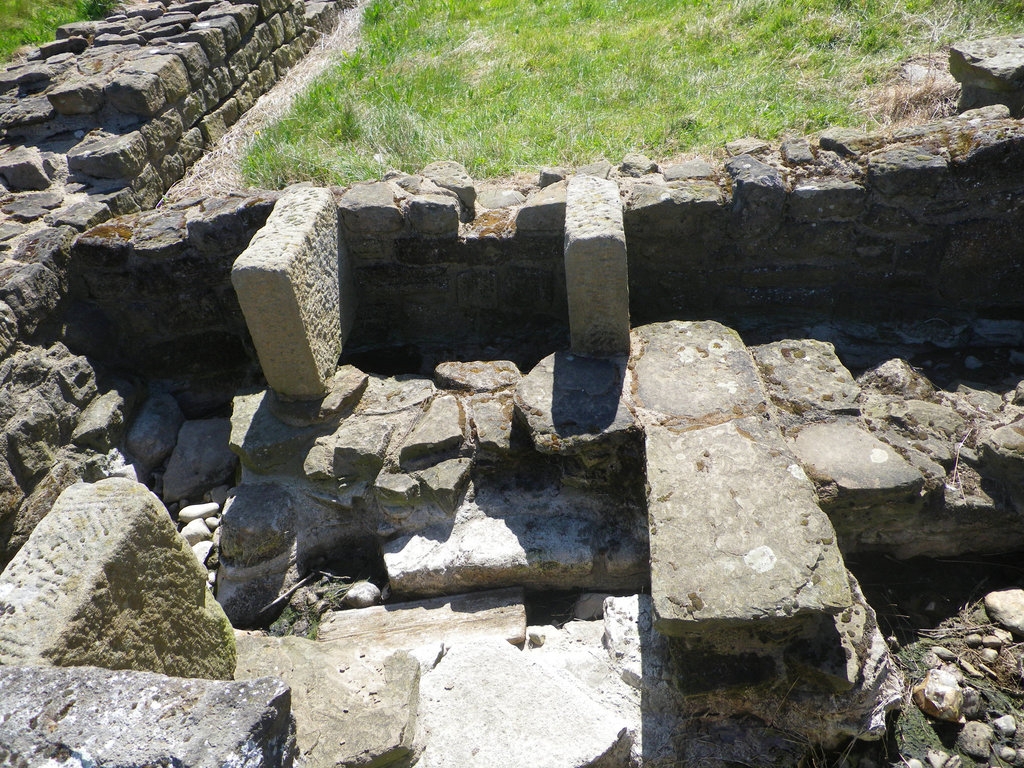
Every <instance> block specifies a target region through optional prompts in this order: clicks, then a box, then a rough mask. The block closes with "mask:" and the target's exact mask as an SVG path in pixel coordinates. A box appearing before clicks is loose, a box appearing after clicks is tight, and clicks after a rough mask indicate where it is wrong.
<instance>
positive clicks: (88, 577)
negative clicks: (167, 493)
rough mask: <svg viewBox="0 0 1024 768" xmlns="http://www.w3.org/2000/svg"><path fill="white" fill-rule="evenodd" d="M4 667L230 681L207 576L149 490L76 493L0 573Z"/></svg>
mask: <svg viewBox="0 0 1024 768" xmlns="http://www.w3.org/2000/svg"><path fill="white" fill-rule="evenodd" d="M0 600H2V602H3V603H4V604H5V605H6V606H7V610H6V612H5V613H4V615H3V616H2V617H0V662H2V663H3V664H42V665H50V664H52V665H55V666H82V665H90V664H92V665H98V664H102V665H103V666H105V667H107V668H110V669H135V670H147V671H154V672H161V673H165V674H166V673H170V674H174V675H178V676H183V677H210V678H225V679H230V678H231V675H232V672H233V671H234V666H235V647H234V638H233V637H232V634H231V626H230V624H229V623H228V621H227V618H226V617H225V616H224V612H223V611H222V610H221V609H220V606H219V605H218V604H217V602H216V601H215V600H214V599H213V596H212V595H211V594H210V593H209V591H208V590H207V589H206V572H205V569H203V568H202V567H201V566H200V565H199V563H197V562H196V560H195V557H194V556H193V555H192V552H191V550H190V549H189V546H188V545H187V544H186V543H185V541H184V540H183V539H182V538H181V537H180V536H179V535H178V533H177V531H175V529H174V524H173V523H172V522H171V519H170V516H169V515H168V514H167V510H166V509H164V507H163V505H162V504H161V503H160V502H159V500H158V499H157V498H156V497H155V496H153V495H152V494H151V493H150V492H149V491H148V490H147V489H146V488H145V486H142V485H139V484H138V483H134V482H132V481H130V480H125V479H122V478H111V479H108V480H101V481H100V482H98V483H95V484H93V485H84V484H83V485H74V486H71V487H70V488H69V489H67V490H66V491H64V493H62V494H61V496H60V498H59V499H57V503H56V504H55V505H54V508H53V510H52V511H51V512H50V514H48V515H47V516H46V517H45V518H44V519H43V521H41V522H40V523H39V525H37V526H36V529H35V530H34V531H33V532H32V535H31V536H30V537H29V540H28V542H27V543H26V544H25V546H24V547H22V549H21V550H20V551H19V552H18V554H17V555H15V557H14V559H13V560H12V561H11V563H10V564H9V565H8V566H7V568H6V569H5V570H4V572H3V574H0Z"/></svg>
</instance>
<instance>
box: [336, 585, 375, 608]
mask: <svg viewBox="0 0 1024 768" xmlns="http://www.w3.org/2000/svg"><path fill="white" fill-rule="evenodd" d="M342 602H344V604H345V605H347V606H348V607H350V608H369V607H370V606H371V605H377V603H379V602H380V590H379V589H378V588H377V585H376V584H373V583H372V582H369V581H357V582H356V583H355V584H353V585H352V586H351V587H349V588H348V592H346V593H345V599H344V600H343V601H342Z"/></svg>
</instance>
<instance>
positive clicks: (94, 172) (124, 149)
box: [68, 131, 146, 179]
mask: <svg viewBox="0 0 1024 768" xmlns="http://www.w3.org/2000/svg"><path fill="white" fill-rule="evenodd" d="M145 162H146V140H145V139H144V138H143V136H142V134H141V133H140V132H139V131H133V132H131V133H127V134H124V135H121V136H110V135H107V134H104V133H102V132H94V133H91V134H89V135H88V136H86V137H85V139H83V140H82V141H81V142H79V143H78V144H76V145H75V146H74V147H72V148H71V149H70V150H69V151H68V169H69V170H71V171H72V172H74V173H84V174H87V175H89V176H96V177H97V178H101V179H126V178H132V177H134V176H135V175H136V174H137V173H138V172H139V171H140V170H142V167H143V165H145Z"/></svg>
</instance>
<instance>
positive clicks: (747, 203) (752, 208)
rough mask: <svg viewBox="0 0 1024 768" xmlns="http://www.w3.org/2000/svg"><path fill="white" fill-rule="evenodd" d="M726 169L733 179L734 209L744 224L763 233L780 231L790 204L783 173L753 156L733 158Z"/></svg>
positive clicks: (726, 165)
mask: <svg viewBox="0 0 1024 768" xmlns="http://www.w3.org/2000/svg"><path fill="white" fill-rule="evenodd" d="M725 170H726V172H727V173H728V174H729V176H731V177H732V209H733V211H734V212H735V213H736V214H737V215H738V216H739V218H740V221H741V222H742V223H743V224H744V225H745V226H747V227H750V228H752V229H753V230H755V231H758V232H761V233H763V234H771V233H774V232H775V231H776V230H778V228H779V224H780V216H781V214H782V209H783V206H785V204H786V185H785V183H784V182H783V180H782V174H781V173H780V172H779V171H778V170H777V169H776V168H773V167H772V166H770V165H767V164H766V163H762V162H761V161H760V160H757V159H756V158H754V157H752V156H751V155H738V156H736V157H733V158H731V159H729V160H728V161H726V163H725Z"/></svg>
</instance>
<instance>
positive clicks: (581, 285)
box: [565, 176, 629, 357]
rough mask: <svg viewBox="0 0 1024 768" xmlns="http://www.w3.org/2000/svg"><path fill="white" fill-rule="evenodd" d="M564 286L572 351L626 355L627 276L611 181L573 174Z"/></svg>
mask: <svg viewBox="0 0 1024 768" xmlns="http://www.w3.org/2000/svg"><path fill="white" fill-rule="evenodd" d="M565 283H566V290H567V291H568V299H569V332H570V338H571V346H572V351H573V352H574V353H576V354H578V355H586V356H590V357H610V356H614V355H628V354H629V277H628V274H627V265H626V233H625V230H624V229H623V225H622V201H621V200H620V199H619V187H618V185H617V184H616V183H615V182H613V181H608V180H606V179H598V178H596V177H593V176H573V177H572V178H571V179H569V185H568V187H567V189H566V196H565Z"/></svg>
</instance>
